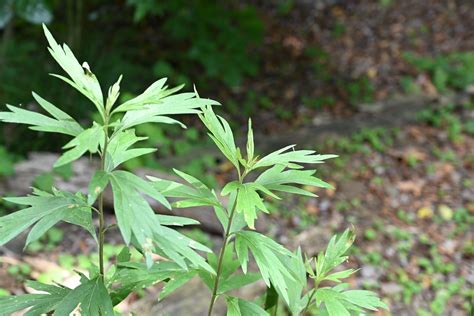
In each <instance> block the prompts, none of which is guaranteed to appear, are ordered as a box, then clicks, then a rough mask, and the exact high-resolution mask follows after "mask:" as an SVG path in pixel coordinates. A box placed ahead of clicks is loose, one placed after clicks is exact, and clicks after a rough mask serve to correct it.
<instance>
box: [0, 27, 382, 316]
mask: <svg viewBox="0 0 474 316" xmlns="http://www.w3.org/2000/svg"><path fill="white" fill-rule="evenodd" d="M44 31H45V34H46V37H47V39H48V42H49V45H50V48H49V50H50V53H51V55H52V56H53V57H54V59H55V60H56V61H57V62H58V63H59V65H60V66H61V67H62V68H63V69H64V70H65V71H66V73H67V74H68V75H69V78H67V77H63V76H60V75H54V76H55V77H58V78H60V79H62V80H64V81H66V82H67V83H68V84H70V85H71V86H73V87H74V88H75V89H76V90H78V91H79V92H81V93H82V94H83V95H84V96H86V97H87V98H88V99H89V100H90V101H91V102H92V103H93V105H94V106H95V107H96V109H97V112H98V113H99V115H98V116H99V120H98V121H94V122H92V124H91V126H90V127H89V128H86V129H84V128H83V127H82V126H81V125H80V124H79V123H78V122H76V121H75V120H74V119H73V118H72V117H71V116H69V115H68V114H66V113H65V112H63V111H62V110H60V109H59V108H57V107H56V106H54V105H53V104H51V103H50V102H48V101H46V100H44V99H42V98H41V97H40V96H38V95H36V94H33V95H34V97H35V99H36V100H37V101H38V103H39V104H40V105H41V107H42V108H43V109H44V110H45V111H46V112H48V113H49V115H50V116H48V115H44V114H40V113H37V112H33V111H28V110H24V109H21V108H19V107H15V106H11V105H9V106H8V109H9V110H10V111H6V112H0V120H2V121H4V122H11V123H20V124H26V125H29V126H30V128H32V129H33V130H38V131H43V132H53V133H63V134H66V135H69V136H72V137H73V138H72V140H71V141H70V142H69V143H67V144H66V146H64V148H65V149H66V151H65V152H64V153H63V155H61V156H60V158H59V159H58V160H57V162H56V163H55V166H56V167H59V166H63V165H66V164H69V163H71V162H73V161H74V160H76V159H79V158H80V157H81V156H82V155H84V154H86V153H90V154H98V156H99V157H100V162H101V164H100V168H99V169H98V170H97V171H96V172H95V174H94V176H93V177H92V179H91V181H90V184H89V189H88V194H87V195H83V194H81V193H71V192H66V191H62V190H58V189H56V188H53V189H52V192H50V193H49V192H45V191H42V190H39V189H33V194H32V195H28V196H26V197H14V198H5V200H7V201H9V202H11V203H16V204H19V205H23V206H26V208H24V209H22V210H20V211H17V212H15V213H12V214H10V215H7V216H3V217H1V218H0V245H3V244H5V243H6V242H8V241H9V240H11V239H13V238H14V237H15V236H17V235H18V234H19V233H21V232H22V231H23V230H25V229H27V228H28V227H30V226H33V227H32V229H31V230H30V232H29V234H28V236H27V240H26V245H28V244H30V243H32V242H34V241H35V240H37V239H38V238H40V237H41V236H42V235H43V234H45V233H46V232H47V231H48V230H50V229H51V228H52V227H53V226H54V225H55V224H57V223H58V222H60V221H64V222H67V223H70V224H73V225H77V226H81V227H82V228H84V229H85V230H86V231H88V232H89V233H90V234H91V236H92V238H94V240H95V241H96V242H97V248H98V254H97V255H96V256H92V258H94V257H96V259H94V261H95V262H97V261H98V265H95V263H93V262H92V263H90V266H89V272H88V274H87V275H86V274H82V273H80V276H81V280H80V285H79V286H78V287H76V288H73V289H71V288H68V287H66V286H62V285H59V284H54V285H53V284H45V283H40V282H38V281H28V282H27V285H28V286H29V287H31V288H33V289H36V290H38V291H40V292H41V293H37V294H26V295H22V296H13V297H6V298H1V299H0V311H1V313H3V314H10V313H13V312H15V311H18V310H22V309H25V308H29V310H28V312H27V314H26V315H40V314H46V313H47V314H50V313H54V315H69V314H70V313H73V312H79V313H80V314H81V315H115V314H117V312H116V311H114V306H115V305H117V304H118V303H120V302H121V301H122V300H124V299H125V298H126V297H127V296H128V295H129V294H130V293H131V292H133V291H141V289H143V288H146V287H148V286H151V285H153V284H156V283H158V282H163V283H165V285H164V287H163V289H162V291H161V292H160V299H164V298H165V297H166V296H168V295H169V294H171V293H172V292H173V291H174V290H176V289H177V288H179V287H180V286H183V285H184V284H185V283H186V282H187V281H189V280H191V279H192V278H194V277H199V278H200V279H201V280H202V281H203V282H204V283H205V284H206V285H207V286H208V287H209V290H210V291H211V293H212V295H211V300H210V304H209V311H208V315H211V314H212V310H213V306H214V304H215V302H216V300H217V299H218V298H220V297H223V298H225V300H226V302H227V315H268V313H269V312H270V311H272V312H273V313H274V314H275V313H276V310H277V308H278V303H279V301H280V300H281V301H283V302H285V304H286V306H287V308H288V310H289V311H290V313H291V314H292V315H300V314H301V313H304V312H305V311H306V310H308V308H314V307H315V306H316V307H317V308H318V309H321V310H323V311H324V312H325V313H327V314H329V315H349V314H350V312H357V313H360V312H364V311H366V310H372V311H375V310H377V309H378V308H386V305H385V304H384V303H383V302H382V301H380V299H379V298H378V297H377V296H376V295H375V293H372V292H369V291H361V290H347V287H348V284H347V283H341V282H342V280H343V279H345V278H347V277H349V276H350V275H351V274H353V273H354V272H355V270H353V269H347V270H343V271H338V272H335V270H334V269H335V268H337V267H338V266H340V265H341V264H342V263H343V262H345V261H346V260H347V258H348V257H347V255H346V253H347V251H348V249H349V248H350V247H351V245H352V243H353V241H354V234H353V233H352V231H350V230H346V231H345V232H344V233H343V234H342V235H341V236H339V237H336V236H334V237H333V238H331V240H330V242H329V245H328V247H327V249H326V251H324V252H321V253H319V255H318V256H317V257H314V258H310V259H304V258H303V254H302V252H301V250H300V249H298V250H297V251H295V252H291V251H290V250H287V249H286V248H284V247H283V246H282V245H280V244H278V243H277V242H275V241H274V240H272V239H271V238H269V237H267V236H265V235H263V234H260V233H258V232H256V231H254V230H253V229H254V223H255V220H256V219H257V218H258V215H259V214H260V212H268V210H267V207H266V206H265V203H264V202H263V200H262V199H263V197H265V196H270V197H273V198H275V199H278V198H279V197H278V196H277V195H275V193H276V192H287V193H293V194H300V195H306V196H314V194H312V193H311V192H310V191H307V190H306V189H303V188H300V187H299V185H304V186H305V187H306V186H316V187H322V188H329V187H330V185H329V184H327V183H326V182H324V181H322V180H320V179H319V178H317V177H315V176H314V173H315V171H314V170H304V169H303V165H304V164H315V163H322V162H324V160H326V159H329V158H333V157H335V156H334V155H320V154H316V153H315V152H314V151H311V150H295V149H294V146H287V147H285V148H282V149H280V150H277V151H275V152H273V153H270V154H268V155H265V156H262V157H260V156H259V155H256V154H255V151H254V139H253V132H252V127H251V123H250V121H249V130H248V141H247V147H246V154H245V155H244V154H243V153H242V152H241V150H240V149H239V148H237V147H236V145H235V143H234V137H233V133H232V130H231V129H230V126H229V124H228V123H227V121H225V120H224V119H223V118H222V117H219V116H216V115H215V114H214V112H213V109H212V106H213V105H217V104H218V103H217V102H215V101H212V100H209V99H202V98H200V97H199V96H198V94H197V92H194V93H181V94H175V93H176V92H177V91H178V90H179V87H178V88H173V89H168V88H167V87H166V86H165V80H164V79H162V80H158V81H157V82H155V83H154V84H152V85H151V86H150V87H149V88H148V89H146V90H145V92H144V93H143V94H141V95H139V96H137V97H135V98H133V99H130V100H128V101H126V102H124V103H122V104H120V105H115V102H116V100H117V99H118V96H119V90H120V87H119V84H120V81H121V77H119V79H118V81H117V82H116V83H115V84H114V85H112V86H111V87H110V88H109V90H108V94H107V97H106V98H105V102H104V98H103V95H102V91H101V87H100V85H99V82H98V80H97V78H96V77H95V75H94V74H93V73H92V72H91V70H90V68H89V66H88V64H87V63H84V64H83V65H82V67H81V65H80V64H79V63H78V61H77V59H76V58H75V57H74V55H73V53H72V52H71V50H70V49H69V48H68V47H67V46H66V45H64V46H60V45H58V44H57V43H56V41H55V40H54V38H53V37H52V35H51V34H50V33H49V31H48V30H47V28H46V27H44ZM185 113H189V114H193V113H197V114H198V115H199V117H200V119H201V121H202V122H203V123H204V125H205V126H206V128H207V129H208V131H209V136H210V138H211V139H212V140H213V141H214V143H215V144H216V145H217V147H218V148H219V150H220V151H221V152H222V154H223V155H224V156H225V157H226V158H227V159H228V160H229V161H230V163H231V164H232V165H233V166H234V167H235V171H236V173H237V175H238V179H237V180H235V181H232V182H230V183H228V184H227V185H226V186H225V187H224V188H223V189H222V191H221V193H220V195H221V196H227V195H229V196H230V197H229V203H228V205H224V204H223V203H222V202H221V199H219V195H218V193H217V192H216V191H214V190H211V189H210V188H208V187H207V186H206V185H204V184H203V183H202V182H201V181H199V180H198V179H196V178H194V177H192V176H190V175H188V174H186V173H183V172H181V171H178V170H175V172H176V174H177V175H178V176H179V177H181V178H182V179H183V183H181V182H174V181H170V180H165V179H159V178H153V177H148V179H147V180H144V179H142V178H140V177H138V176H136V175H134V174H133V173H130V172H127V171H123V170H119V169H118V167H119V166H120V165H121V164H122V163H124V162H126V161H127V160H130V159H132V158H134V157H138V156H142V155H145V154H148V153H150V152H153V151H154V149H152V148H133V145H134V144H135V143H137V142H138V141H140V140H143V138H142V137H137V136H136V135H135V130H134V128H135V127H136V126H139V125H140V124H146V123H152V122H153V123H164V124H181V123H179V122H178V121H176V120H175V119H172V118H170V117H169V115H173V114H185ZM116 114H118V115H116ZM262 170H263V172H262ZM259 171H260V172H259ZM257 172H258V173H257ZM250 173H252V175H255V176H256V177H253V178H254V179H255V180H254V181H245V179H247V176H248V175H249V174H250ZM256 173H257V174H256ZM249 178H250V177H249ZM184 183H186V184H184ZM109 185H110V186H111V189H112V192H113V202H114V203H113V206H114V207H113V209H114V213H115V218H116V222H117V226H118V229H119V230H120V232H121V234H122V237H123V239H124V242H125V244H126V246H125V247H123V248H122V250H121V251H120V253H118V254H116V250H117V248H116V246H107V245H106V244H105V235H106V232H107V231H108V229H110V228H112V227H113V226H114V225H108V223H106V217H105V214H104V213H105V210H104V190H105V188H106V187H107V186H109ZM142 194H145V195H147V196H149V197H150V198H153V199H155V200H157V201H158V202H160V203H161V204H163V205H164V206H166V207H168V208H171V205H170V203H169V202H168V200H167V199H168V198H175V199H177V201H176V202H175V203H173V205H174V207H193V206H210V207H212V208H213V209H214V211H215V214H216V216H217V218H218V220H219V221H220V223H221V225H222V227H223V229H224V241H223V244H222V247H221V250H220V252H219V253H218V254H217V255H216V254H214V253H212V251H211V250H210V249H209V248H208V247H206V246H205V245H203V244H200V243H199V242H197V241H194V240H192V239H191V238H189V237H187V236H185V235H183V234H181V233H180V232H178V231H177V230H175V229H172V228H171V227H182V226H187V225H196V224H198V222H197V221H195V220H193V219H189V218H183V217H177V216H168V215H157V214H155V213H154V212H153V210H152V209H151V207H150V205H149V204H148V202H147V200H145V197H144V196H143V195H142ZM94 213H96V216H97V217H98V219H99V225H98V227H95V226H94V224H93V222H92V215H93V214H94ZM170 226H171V227H170ZM246 228H250V230H248V229H246ZM96 231H97V232H98V236H97V235H96ZM53 235H54V234H53ZM137 251H138V252H139V253H140V254H141V255H140V256H139V258H136V256H132V254H133V253H135V252H137ZM198 252H205V253H208V255H207V260H206V259H204V257H202V256H201V255H200V254H199V253H198ZM249 252H250V253H251V254H252V256H253V258H254V260H255V262H256V265H257V268H258V272H253V271H252V272H251V271H248V270H249V269H248V263H249ZM153 254H158V255H159V256H160V257H161V258H164V260H158V259H156V257H154V256H153ZM112 257H114V258H115V263H113V264H112V267H110V269H107V268H108V267H107V264H108V262H109V260H108V259H109V258H112ZM81 260H82V261H84V257H82V259H81V255H80V256H78V261H79V263H80V261H81ZM62 261H63V265H65V266H69V267H70V266H71V265H72V264H73V262H74V260H72V259H71V258H69V257H63V258H62ZM82 264H84V262H82ZM307 275H309V278H310V280H313V281H312V282H313V284H312V286H310V287H308V280H307ZM259 279H263V281H264V282H265V284H266V285H267V287H268V290H267V295H266V298H267V299H266V301H265V305H264V307H261V306H260V305H258V304H257V303H256V302H252V301H246V300H244V299H242V298H239V297H235V296H233V295H232V294H231V292H230V291H232V290H234V289H237V288H240V287H243V286H245V285H247V284H251V283H254V282H255V281H257V280H259ZM323 281H324V282H325V286H321V282H323ZM328 282H329V284H330V283H331V282H333V283H340V284H338V285H336V286H329V284H328ZM3 314H2V315H3Z"/></svg>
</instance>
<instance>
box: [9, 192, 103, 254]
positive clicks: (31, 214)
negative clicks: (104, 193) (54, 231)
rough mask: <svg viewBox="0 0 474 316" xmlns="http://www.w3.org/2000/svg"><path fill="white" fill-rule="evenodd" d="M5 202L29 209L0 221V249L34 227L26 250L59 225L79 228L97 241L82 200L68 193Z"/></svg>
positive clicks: (28, 238) (89, 210)
mask: <svg viewBox="0 0 474 316" xmlns="http://www.w3.org/2000/svg"><path fill="white" fill-rule="evenodd" d="M4 199H5V200H6V201H8V202H11V203H15V204H20V205H29V207H27V208H24V209H22V210H19V211H16V212H14V213H11V214H9V215H6V216H3V217H0V245H3V244H5V243H7V242H8V241H10V240H11V239H13V238H14V237H15V236H17V235H18V234H19V233H21V232H22V231H24V230H25V229H27V228H28V227H30V226H31V225H33V224H35V223H36V224H35V225H34V226H33V228H32V229H31V231H30V232H29V234H28V237H27V240H26V245H25V247H26V246H27V245H28V244H29V243H31V242H32V241H34V240H37V239H38V238H39V237H41V236H42V235H43V234H44V233H45V232H46V231H47V230H48V229H50V228H51V227H53V226H54V225H56V224H57V223H58V222H60V221H65V222H68V223H71V224H74V225H78V226H81V227H83V228H84V229H86V230H87V231H89V233H90V234H91V235H92V236H93V237H94V238H96V236H95V230H94V226H93V224H92V211H91V209H90V206H89V205H88V204H87V203H86V201H85V200H84V198H82V197H80V196H77V195H72V194H71V193H68V192H61V191H55V195H52V194H48V195H41V196H40V195H31V196H26V197H18V198H4Z"/></svg>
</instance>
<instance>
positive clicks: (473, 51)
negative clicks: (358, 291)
mask: <svg viewBox="0 0 474 316" xmlns="http://www.w3.org/2000/svg"><path fill="white" fill-rule="evenodd" d="M41 23H46V24H47V25H48V27H49V29H50V30H51V31H52V33H53V34H54V36H55V37H56V39H57V40H58V42H66V43H67V44H68V45H69V46H70V47H71V48H72V50H73V51H74V52H75V54H76V56H77V57H78V59H79V60H80V61H81V62H82V61H87V62H88V63H89V65H90V66H91V69H92V71H93V72H94V73H95V74H96V75H97V77H98V78H99V80H100V82H101V83H102V87H107V86H109V85H111V84H113V83H114V82H115V80H116V78H117V77H118V76H119V75H120V74H123V75H124V80H123V81H122V86H121V90H122V95H121V98H122V99H123V100H126V99H128V98H131V97H133V96H135V95H137V94H139V93H140V92H141V91H142V90H143V89H144V88H145V87H147V86H148V85H149V84H151V83H152V82H153V81H155V80H156V79H158V78H162V77H167V78H168V82H169V83H170V84H171V85H178V84H182V83H184V84H185V85H186V86H185V88H184V89H185V90H192V86H193V84H195V85H196V87H197V89H198V91H199V93H200V95H201V96H204V97H210V98H213V99H215V100H218V101H220V102H221V103H222V104H223V106H222V107H220V108H219V109H218V111H219V112H220V113H221V114H222V115H224V116H225V117H226V118H227V119H228V120H229V121H230V122H231V124H232V126H233V128H234V130H235V131H236V132H237V138H238V139H242V137H245V133H246V122H247V120H248V118H249V117H252V119H253V122H254V129H255V132H256V135H257V136H256V141H257V145H258V147H257V148H259V150H260V153H261V154H262V153H265V152H268V151H270V150H274V149H277V148H279V147H281V146H283V145H286V144H293V143H295V144H299V145H300V146H299V147H300V148H302V147H303V146H304V147H306V148H313V149H316V150H317V151H318V152H322V153H335V154H338V155H340V157H339V158H338V159H334V161H331V162H329V163H327V164H324V165H321V166H320V167H319V168H318V172H319V175H320V177H321V178H323V179H325V180H326V181H329V182H330V183H332V184H333V185H334V187H335V190H331V191H322V190H321V191H318V192H315V193H317V194H318V195H319V197H318V198H316V199H311V198H291V199H283V202H277V201H274V200H268V201H266V203H268V205H269V209H270V210H272V212H271V214H269V216H267V217H266V218H264V219H262V220H261V221H260V223H259V225H260V227H259V228H260V229H261V230H263V231H265V232H267V233H268V234H270V235H271V236H272V237H274V238H275V239H277V240H278V241H279V242H281V243H283V244H285V245H287V246H290V247H296V246H297V245H298V244H302V245H303V247H305V249H306V250H307V251H308V252H313V253H316V252H318V251H320V250H321V249H322V248H323V247H324V245H325V244H326V242H327V241H328V239H329V237H330V236H331V234H332V233H334V232H339V231H341V230H343V229H344V228H346V227H349V226H351V225H354V227H355V228H356V231H357V235H358V240H357V241H356V247H355V249H354V251H353V254H352V256H351V260H350V262H348V263H347V265H348V266H352V267H361V270H360V271H359V273H358V274H357V275H356V277H354V278H353V279H351V280H350V283H351V284H352V285H353V286H357V287H359V288H367V289H371V290H374V291H377V292H378V293H380V295H381V296H382V297H383V298H384V300H385V301H386V302H387V303H389V305H390V307H391V314H393V315H421V316H424V315H467V314H468V311H469V309H470V303H471V302H472V299H473V296H474V292H473V283H474V273H473V270H474V267H473V256H474V243H473V227H474V226H473V225H474V150H473V148H474V98H473V95H474V2H472V1H471V0H464V1H462V0H456V1H455V0H418V1H416V0H397V1H396V0H372V1H369V0H357V1H356V0H268V1H258V0H256V1H251V0H249V1H247V0H244V1H233V0H228V1H211V0H196V1H185V0H169V1H159V0H109V1H105V0H62V1H60V0H0V104H1V106H2V110H3V109H4V105H5V104H7V103H8V104H12V105H18V104H21V105H22V106H24V107H27V108H35V107H36V105H35V104H34V100H33V98H32V96H31V91H35V92H37V93H38V94H40V95H41V96H43V97H44V98H46V99H47V100H50V101H51V102H53V103H54V104H56V105H58V106H60V107H61V108H62V109H64V110H65V111H66V112H68V113H70V114H71V115H73V116H74V117H75V118H77V119H78V120H80V121H83V122H89V121H90V120H91V119H94V117H93V114H92V113H93V107H91V106H90V105H89V104H88V102H87V100H86V99H85V98H83V97H81V96H79V95H78V94H77V93H76V92H74V91H73V90H72V89H70V88H69V87H67V86H65V85H64V84H63V83H62V82H60V81H58V80H56V79H55V78H53V77H51V76H49V75H48V73H57V72H59V73H61V70H60V69H59V67H58V66H57V65H56V64H55V63H54V61H53V59H52V58H51V57H50V56H49V54H48V52H47V50H46V45H47V44H46V40H45V39H44V36H43V34H42V29H41ZM183 121H184V122H185V123H186V124H187V125H188V129H186V130H182V129H180V128H179V127H176V126H170V125H157V124H155V125H144V126H142V127H140V128H139V129H138V131H137V132H138V134H140V135H143V136H147V137H148V140H147V141H146V144H144V145H147V147H150V146H154V147H158V152H157V153H156V154H155V155H151V156H146V157H144V158H140V159H136V160H133V161H132V162H130V163H127V164H126V166H125V168H127V169H129V170H134V171H135V172H137V173H139V174H150V173H156V174H163V173H168V172H170V167H176V168H178V169H180V170H183V171H185V172H187V173H190V174H192V175H193V176H196V177H198V178H202V179H204V181H205V182H206V183H207V184H209V185H212V186H216V187H220V186H222V185H223V184H224V183H225V182H226V181H229V180H230V179H232V177H233V176H234V175H232V174H230V173H229V170H230V169H231V168H230V167H231V166H229V165H228V164H227V163H225V161H224V160H223V159H222V157H221V156H219V154H218V153H217V151H216V150H215V149H214V148H213V146H212V144H211V143H210V142H209V140H208V139H207V138H206V135H205V132H204V131H203V128H202V126H201V124H200V122H199V121H198V120H196V118H195V117H185V118H183ZM0 129H1V133H0V161H1V163H0V193H1V195H19V194H25V193H28V191H27V188H28V186H36V187H39V188H41V189H44V190H50V188H51V186H52V185H53V184H56V185H58V183H62V185H63V186H68V187H69V188H71V190H80V189H84V187H81V184H84V183H86V181H88V180H89V178H88V177H89V174H88V173H87V170H88V168H89V167H88V163H89V161H88V160H87V159H84V160H81V161H79V162H78V163H77V164H75V165H72V166H67V167H63V168H60V169H55V170H54V169H52V164H53V163H54V160H55V158H56V157H57V153H58V152H60V150H61V146H62V145H63V144H64V143H65V141H66V139H65V138H63V137H61V136H56V135H54V136H53V135H51V134H49V135H47V136H45V135H41V134H38V133H36V132H33V131H30V130H28V129H27V128H24V127H22V126H14V125H5V124H3V125H2V126H0ZM239 135H240V136H239ZM189 157H192V158H193V159H192V160H190V159H189ZM85 175H87V177H86V176H85ZM13 210H14V209H12V206H11V205H8V204H7V203H6V202H4V201H0V214H7V213H8V212H11V211H13ZM199 212H200V213H199V214H197V215H196V211H194V212H193V211H192V210H189V211H188V212H187V213H186V215H188V216H195V217H198V218H199V219H200V220H201V222H202V223H203V227H202V228H195V229H191V230H188V231H186V233H187V234H189V235H190V236H192V237H193V238H196V239H198V240H200V241H201V242H204V243H206V244H208V245H210V246H213V247H215V246H218V245H219V243H220V242H221V241H220V238H219V233H220V232H219V230H218V228H217V224H216V221H215V219H214V218H212V216H207V215H206V214H210V213H208V212H207V211H206V210H203V211H202V212H201V210H199ZM71 232H73V233H72V234H71ZM81 234H82V233H80V232H79V231H77V232H76V231H72V230H71V228H70V227H68V226H59V227H55V228H53V229H51V230H50V231H48V233H47V234H46V235H45V236H44V237H43V238H42V239H41V241H39V242H35V243H33V244H31V245H30V246H29V247H28V248H27V249H26V250H25V252H22V247H23V245H22V244H21V242H19V241H16V242H15V241H14V242H12V243H10V244H9V245H7V246H6V247H1V248H0V295H11V294H18V293H22V292H25V291H26V290H27V289H25V288H23V286H22V282H23V281H24V280H25V279H30V278H34V279H39V280H41V281H58V282H67V279H68V278H69V277H70V275H68V274H67V272H66V271H67V270H68V269H71V268H72V267H74V268H77V269H87V265H90V259H94V258H95V255H94V251H95V249H94V247H93V244H92V243H91V242H88V241H87V237H86V234H83V237H84V238H82V237H81V236H82V235H81ZM112 235H113V234H112ZM119 243H120V237H119V234H118V232H116V238H114V237H111V239H110V240H108V245H107V249H106V251H107V256H108V258H110V259H113V258H114V256H115V255H116V254H117V251H119V250H120V246H119ZM89 253H90V255H89ZM78 254H80V255H78ZM76 255H78V256H76ZM196 286H198V285H196ZM153 291H154V290H153V289H152V290H150V291H147V292H139V293H136V294H134V295H132V296H130V297H129V298H128V300H127V302H126V304H124V306H123V307H122V308H123V310H127V308H129V307H133V308H135V309H136V308H137V307H139V308H141V309H142V310H140V312H139V313H138V314H139V315H147V313H148V314H149V315H157V314H158V312H157V311H162V310H164V309H166V310H167V311H169V312H170V313H171V315H175V314H176V315H185V314H186V313H187V312H184V310H183V308H185V306H186V304H188V303H189V304H188V305H189V306H191V307H192V308H193V309H196V310H198V309H199V308H198V307H196V306H198V305H199V304H198V303H199V299H198V298H196V297H194V299H193V297H192V296H191V297H190V296H189V295H187V294H186V293H181V294H180V293H179V292H178V293H177V294H176V296H175V299H174V301H173V299H171V300H170V303H168V305H161V304H163V303H160V304H158V303H157V302H155V300H154V299H153V298H154V297H156V295H155V296H153V295H154V294H156V293H155V292H153ZM180 295H181V296H180ZM202 300H203V301H204V302H203V304H204V305H205V304H206V303H205V299H202ZM173 302H174V303H173ZM185 302H188V303H185ZM173 304H174V305H173ZM196 304H197V305H196ZM163 306H165V307H163ZM183 306H184V307H183ZM154 311H155V312H154ZM197 314H198V315H199V313H197ZM188 315H190V314H188ZM282 315H283V314H282Z"/></svg>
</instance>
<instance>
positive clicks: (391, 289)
mask: <svg viewBox="0 0 474 316" xmlns="http://www.w3.org/2000/svg"><path fill="white" fill-rule="evenodd" d="M381 290H382V293H383V294H385V295H390V296H391V295H394V294H397V293H400V292H401V291H402V290H403V287H402V286H401V285H400V284H398V283H394V282H390V283H382V285H381Z"/></svg>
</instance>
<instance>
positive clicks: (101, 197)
mask: <svg viewBox="0 0 474 316" xmlns="http://www.w3.org/2000/svg"><path fill="white" fill-rule="evenodd" d="M108 125H109V122H108V115H106V119H105V120H104V135H105V137H104V148H103V149H102V154H101V155H100V171H104V170H105V157H106V155H107V147H108V145H109V135H108V134H109V132H108V131H109V128H108ZM105 231H106V228H105V219H104V191H102V192H101V193H100V195H99V273H100V276H101V278H102V281H103V280H104V240H105Z"/></svg>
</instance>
